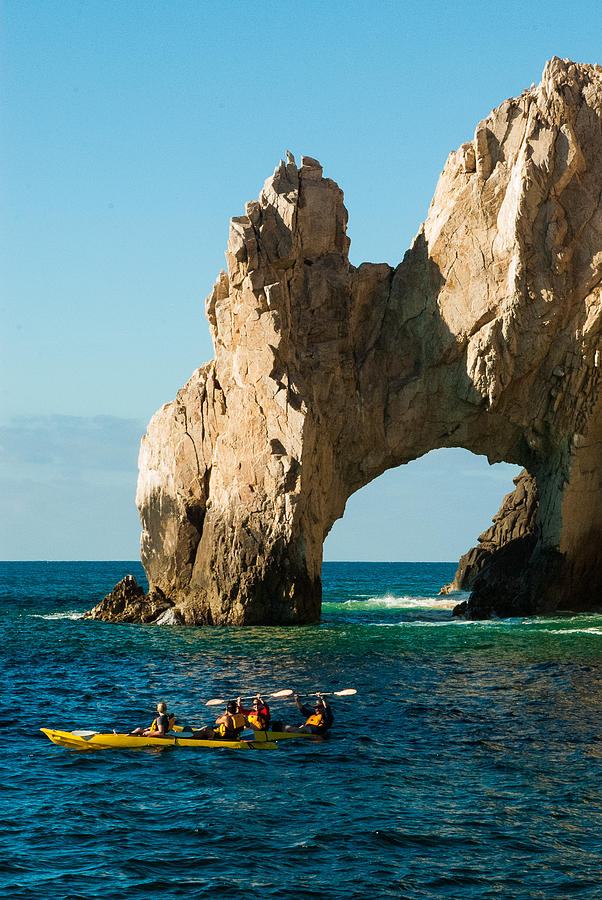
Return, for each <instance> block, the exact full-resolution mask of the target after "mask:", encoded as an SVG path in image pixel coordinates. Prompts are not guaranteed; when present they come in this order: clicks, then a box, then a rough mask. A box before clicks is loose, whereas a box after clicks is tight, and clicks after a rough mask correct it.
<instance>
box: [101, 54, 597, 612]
mask: <svg viewBox="0 0 602 900" xmlns="http://www.w3.org/2000/svg"><path fill="white" fill-rule="evenodd" d="M601 116H602V69H600V67H599V66H590V65H579V64H574V63H572V62H570V61H568V60H564V61H563V60H559V59H553V60H551V62H549V63H548V64H547V65H546V68H545V70H544V73H543V77H542V81H541V84H540V85H539V86H538V87H532V88H531V89H530V90H528V91H525V92H524V93H523V94H521V96H520V97H518V98H515V99H510V100H507V101H506V102H505V103H503V104H502V105H501V106H500V107H499V108H498V109H496V110H494V111H493V112H492V113H491V114H490V115H489V116H488V117H487V118H486V119H484V120H483V121H482V122H480V123H479V124H478V125H477V127H476V131H475V134H474V138H473V140H472V141H469V142H468V143H466V144H463V145H462V146H461V147H460V148H459V149H458V150H457V151H455V152H453V153H451V154H450V156H449V158H448V160H447V163H446V165H445V168H444V170H443V173H442V174H441V177H440V179H439V182H438V185H437V188H436V191H435V196H434V198H433V201H432V203H431V207H430V210H429V213H428V217H427V219H426V222H425V223H424V225H423V226H421V228H420V229H419V231H418V234H417V236H416V238H415V240H414V242H413V244H412V246H411V248H410V249H409V250H408V251H407V253H406V254H405V256H404V258H403V261H402V262H401V263H400V264H399V265H398V266H397V267H396V268H391V267H390V266H388V265H386V264H374V263H364V264H362V265H361V266H359V268H356V267H354V266H352V265H351V264H350V263H349V260H348V255H347V253H348V247H349V240H348V238H347V236H346V224H347V211H346V209H345V206H344V205H343V194H342V192H341V190H340V189H339V187H338V186H337V185H336V184H335V183H334V182H333V181H331V180H330V179H328V178H324V177H323V173H322V167H321V166H320V164H319V163H318V162H317V161H316V160H314V159H311V158H308V157H303V158H302V160H301V166H300V167H298V166H297V164H296V162H295V160H294V158H293V157H292V155H290V154H287V159H286V161H283V162H281V163H280V165H279V166H278V167H277V168H276V171H275V172H274V175H273V176H272V177H271V178H270V179H268V180H267V181H266V183H265V186H264V188H263V190H262V192H261V194H260V196H259V199H258V201H256V202H252V203H248V204H247V207H246V211H245V215H242V216H238V217H236V218H234V219H232V221H231V226H230V236H229V241H228V249H227V252H226V259H227V264H228V271H227V272H225V271H224V272H221V274H220V276H219V278H218V280H217V282H216V284H215V287H214V289H213V291H212V293H211V295H210V296H209V298H208V300H207V305H206V312H207V317H208V319H209V323H210V327H211V333H212V338H213V343H214V347H215V358H214V359H213V360H212V361H211V362H209V363H207V364H205V365H203V366H201V368H200V369H198V370H197V371H196V372H195V373H194V374H193V375H192V377H191V379H190V381H189V382H188V383H187V384H186V385H184V387H183V388H182V389H181V390H180V391H179V392H178V394H177V397H176V398H175V400H174V401H172V402H171V403H168V404H166V405H165V406H163V407H162V408H161V409H160V410H159V411H158V412H157V413H156V414H155V415H154V416H153V418H152V420H151V422H150V424H149V426H148V430H147V433H146V435H145V437H144V438H143V440H142V446H141V451H140V460H139V467H140V475H139V481H138V492H137V503H138V508H139V511H140V516H141V520H142V526H143V534H142V562H143V565H144V568H145V570H146V573H147V576H148V580H149V584H150V588H151V597H153V596H154V597H157V596H163V597H164V598H166V602H169V603H170V604H171V606H170V607H169V608H170V609H172V610H173V611H174V612H173V616H176V615H177V617H178V621H183V622H185V623H188V624H199V623H210V624H256V623H257V624H259V623H281V624H288V623H302V622H313V621H316V620H317V619H318V617H319V614H320V601H321V584H320V571H321V563H322V544H323V541H324V538H325V537H326V535H327V534H328V532H329V530H330V528H331V527H332V525H333V523H334V522H335V521H336V519H338V518H339V517H340V516H342V515H343V512H344V509H345V504H346V502H347V499H348V498H349V497H350V496H351V494H353V493H354V492H355V491H357V490H359V489H360V488H361V487H363V486H364V485H365V484H368V483H369V482H370V481H372V480H373V479H374V478H377V477H378V476H379V475H380V474H381V473H382V472H384V471H385V470H387V469H389V468H391V467H394V466H399V465H403V464H405V463H407V462H409V461H410V460H413V459H416V458H417V457H419V456H422V455H423V454H424V453H427V452H428V451H429V450H432V449H435V448H440V447H464V448H466V449H468V450H471V451H472V452H473V453H479V454H484V455H486V456H487V457H488V459H489V460H490V462H498V461H506V462H511V463H515V464H519V465H522V466H523V467H524V469H525V471H526V473H528V475H525V476H524V477H525V478H528V480H529V494H528V497H529V498H530V499H528V498H526V497H522V495H521V496H518V495H517V496H516V497H515V498H514V499H509V500H507V501H505V504H504V506H503V507H502V510H501V511H500V514H499V516H498V518H497V521H496V523H495V524H494V529H493V532H492V534H491V535H490V536H489V538H487V539H486V540H484V541H482V542H481V550H482V551H485V552H479V551H477V553H476V557H478V559H477V558H476V557H475V559H473V560H472V561H471V563H470V564H467V563H466V564H463V565H464V572H465V575H463V574H462V571H461V572H459V574H458V576H457V578H456V581H457V583H458V586H463V584H464V583H470V586H471V588H472V591H473V595H472V598H471V600H470V601H469V602H468V609H467V610H466V612H467V614H469V615H470V614H473V615H487V614H489V613H490V612H492V611H494V612H497V613H498V614H507V613H508V612H521V611H524V612H534V611H539V610H548V609H554V608H558V607H559V606H569V607H571V608H573V609H576V608H577V609H581V608H587V607H588V605H592V604H593V603H594V599H595V600H596V601H597V596H598V595H599V592H600V588H602V565H601V563H600V561H599V547H600V538H601V536H602V502H601V500H602V496H601V494H602V484H601V479H602V475H601V471H602V470H601V467H600V462H601V453H600V449H601V447H602V400H601V398H600V365H601V360H600V329H601V322H602V295H601V281H600V279H601V275H602V205H601V199H600V198H601V193H602V128H601ZM366 177H369V173H367V175H366ZM380 202H381V203H382V204H388V205H390V204H391V203H395V202H402V199H400V198H391V197H382V198H380ZM523 489H524V490H526V488H525V485H524V484H523V482H522V480H520V479H519V482H518V483H517V486H516V490H517V491H523ZM521 497H522V499H521ZM525 504H526V506H525V508H524V509H523V506H524V505H525ZM527 507H528V509H527ZM519 512H520V515H519ZM399 514H400V516H401V515H403V510H402V509H400V510H399ZM523 514H524V516H523ZM517 516H518V518H517ZM521 516H523V518H522V519H521V521H520V522H519V521H518V519H519V518H520V517H521ZM485 545H486V546H485ZM400 554H403V548H400ZM510 576H511V577H510ZM465 579H469V582H468V581H466V580H465ZM110 598H111V595H109V599H108V600H106V601H105V602H104V604H100V605H99V607H96V610H95V615H97V616H102V617H106V618H108V619H111V618H113V617H114V613H113V612H112V611H111V610H112V608H113V607H112V605H111V604H112V603H113V602H114V601H113V600H111V599H110ZM149 602H150V601H149ZM126 606H127V605H126ZM143 606H144V604H143V602H142V601H141V600H139V598H138V599H136V601H135V603H134V604H130V608H131V609H132V610H133V609H134V608H135V609H138V608H139V609H140V614H139V616H138V620H139V621H142V620H143V618H144V616H146V615H147V614H146V613H143V612H142V609H143ZM163 612H164V611H163ZM120 614H121V613H120ZM161 614H163V613H161Z"/></svg>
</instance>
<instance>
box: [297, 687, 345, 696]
mask: <svg viewBox="0 0 602 900" xmlns="http://www.w3.org/2000/svg"><path fill="white" fill-rule="evenodd" d="M354 694H357V691H356V689H355V688H345V689H344V690H343V691H320V692H318V691H316V693H315V694H299V696H300V697H352V696H353V695H354Z"/></svg>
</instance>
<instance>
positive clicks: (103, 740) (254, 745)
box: [40, 728, 277, 750]
mask: <svg viewBox="0 0 602 900" xmlns="http://www.w3.org/2000/svg"><path fill="white" fill-rule="evenodd" d="M40 731H41V732H43V734H45V735H46V737H47V738H49V739H50V740H51V741H52V743H53V744H58V745H59V747H67V748H68V749H69V750H141V749H143V748H144V747H192V748H195V749H199V748H202V749H207V750H219V749H221V748H224V747H227V748H230V750H275V749H276V747H277V744H275V743H274V742H273V741H271V740H266V739H265V738H260V739H259V740H250V741H206V740H195V738H193V737H179V736H177V735H174V736H173V737H172V736H171V735H167V736H166V737H145V736H143V735H137V734H113V733H110V734H101V733H99V732H97V731H57V730H56V729H54V728H40Z"/></svg>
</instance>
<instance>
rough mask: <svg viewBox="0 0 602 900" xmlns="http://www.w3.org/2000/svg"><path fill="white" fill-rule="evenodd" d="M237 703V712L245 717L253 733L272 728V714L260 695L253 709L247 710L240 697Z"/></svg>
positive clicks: (254, 702)
mask: <svg viewBox="0 0 602 900" xmlns="http://www.w3.org/2000/svg"><path fill="white" fill-rule="evenodd" d="M236 702H237V712H239V713H241V715H243V716H244V717H245V719H246V722H247V725H248V726H249V728H252V729H253V731H267V730H268V728H269V727H270V720H271V718H272V714H271V713H270V707H269V706H268V704H267V703H266V702H265V701H264V700H263V698H262V697H261V695H260V694H257V696H256V697H255V698H254V699H253V707H252V709H245V708H244V707H243V705H242V702H241V698H240V697H239V698H238V700H237V701H236Z"/></svg>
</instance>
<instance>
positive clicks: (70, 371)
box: [0, 0, 600, 560]
mask: <svg viewBox="0 0 602 900" xmlns="http://www.w3.org/2000/svg"><path fill="white" fill-rule="evenodd" d="M598 22H599V5H598V4H597V3H594V2H576V3H574V4H573V5H571V7H570V8H569V7H567V6H566V5H565V4H561V3H560V2H556V0H554V2H546V3H544V2H535V3H532V4H527V5H525V4H524V3H521V4H519V3H517V2H508V3H506V4H504V5H503V7H502V6H500V5H499V4H493V3H488V2H485V3H479V4H476V3H469V2H459V3H457V4H454V5H453V6H450V5H449V4H446V3H443V2H439V0H436V2H432V3H430V4H423V3H417V2H410V3H393V2H372V3H368V2H365V0H360V2H355V3H352V4H340V3H330V4H323V3H317V2H311V0H310V2H305V3H303V4H301V3H296V2H292V3H288V4H286V5H285V6H283V5H282V4H276V3H273V2H266V3H263V4H261V6H260V7H256V6H250V5H246V4H241V3H234V2H220V3H217V2H206V3H197V2H187V0H178V2H173V3H167V2H156V3H147V2H138V0H127V2H124V3H119V4H107V3H104V2H99V0H92V2H85V3H84V2H74V0H62V2H60V3H58V2H41V0H38V2H32V0H20V2H16V0H12V2H10V0H9V2H5V3H3V4H2V6H1V7H0V60H1V61H0V77H1V80H2V84H3V95H4V96H3V105H2V111H1V113H0V115H1V119H0V122H1V125H0V127H1V129H2V140H1V142H0V143H1V150H0V167H1V169H2V172H3V178H2V183H1V192H2V194H1V196H2V203H3V208H4V211H5V214H4V217H3V218H4V229H3V231H2V254H1V256H2V263H1V270H0V279H1V283H2V300H1V301H0V302H1V303H2V313H1V323H2V324H1V332H0V349H1V351H2V352H1V353H0V360H1V362H0V366H1V374H0V448H1V449H0V521H2V531H1V532H0V557H2V558H5V559H107V558H109V559H111V558H112V559H115V558H123V559H127V558H132V557H135V556H136V555H137V553H138V540H139V532H140V527H139V522H138V517H137V513H136V509H135V505H134V495H135V483H136V457H137V450H138V443H139V439H140V436H141V435H142V434H143V432H144V429H145V425H146V423H147V421H148V419H149V418H150V416H151V415H152V413H153V412H154V411H155V410H156V409H157V408H159V407H160V406H161V405H162V404H163V403H165V402H168V401H169V400H171V399H172V398H173V397H174V395H175V393H176V391H177V390H178V388H179V387H180V386H181V385H182V384H183V383H184V382H185V381H186V380H187V379H188V378H189V376H190V375H191V373H192V372H193V371H194V369H195V368H197V367H198V366H199V365H200V364H201V363H202V362H204V361H206V360H208V359H210V358H211V357H212V355H213V348H212V346H211V341H210V337H209V329H208V326H207V322H206V320H205V317H204V310H203V300H204V298H205V296H206V295H207V294H208V293H209V292H210V290H211V286H212V284H213V282H214V280H215V278H216V276H217V275H218V273H219V271H220V269H221V268H223V267H224V265H225V262H224V256H223V253H224V249H225V247H226V242H227V233H228V222H229V219H230V217H231V216H235V215H239V214H240V213H241V212H243V210H244V205H245V202H246V201H248V200H253V199H255V198H256V197H257V195H258V193H259V191H260V190H261V187H262V185H263V182H264V180H265V178H267V177H268V176H269V175H270V174H271V173H272V171H273V169H274V167H275V165H276V164H277V163H278V160H279V159H280V157H281V156H283V155H284V153H285V150H287V149H288V150H291V151H292V152H293V153H294V154H295V155H296V157H297V160H298V161H300V157H301V155H303V154H305V155H310V156H314V157H316V158H318V159H319V160H320V162H321V163H322V164H323V166H324V174H325V176H327V177H330V178H333V179H334V180H335V181H337V182H338V183H339V185H340V186H341V187H342V189H343V190H344V192H345V203H346V206H347V208H348V210H349V236H350V238H351V251H350V258H351V261H352V263H354V264H355V265H359V263H361V262H363V261H374V262H377V261H378V262H388V263H389V264H391V265H395V264H397V263H398V262H399V261H400V260H401V259H402V257H403V254H404V252H405V250H406V249H407V248H408V246H409V245H410V243H411V241H412V238H413V237H414V235H415V233H416V231H417V230H418V227H419V225H420V223H421V222H422V221H423V220H424V218H425V217H426V214H427V210H428V206H429V203H430V200H431V197H432V195H433V192H434V189H435V185H436V182H437V178H438V175H439V173H440V171H441V169H442V167H443V165H444V163H445V159H446V157H447V155H448V153H449V152H450V151H451V150H454V149H455V148H456V147H458V146H459V145H460V144H461V143H463V142H464V141H466V140H470V139H471V138H472V136H473V133H474V129H475V126H476V124H477V123H478V122H479V120H480V119H482V118H484V117H485V116H486V115H487V114H488V113H489V111H490V110H491V109H492V108H494V107H495V106H497V105H499V104H500V103H501V102H502V101H503V100H504V99H506V98H507V97H509V96H516V95H517V94H520V93H521V91H522V90H523V89H525V88H528V87H529V86H530V85H531V83H533V82H535V83H537V82H538V81H539V79H540V76H541V71H542V69H543V66H544V64H545V61H546V60H547V59H549V58H550V57H552V56H554V55H556V56H560V57H570V58H572V59H574V60H576V61H578V62H591V63H593V62H597V61H599V56H598V55H599V51H600V41H599V27H598V25H597V23H598ZM517 471H518V469H517V468H516V467H514V466H506V465H496V466H494V467H489V466H488V464H487V461H486V460H484V459H477V458H476V457H474V456H471V455H470V454H468V453H466V452H464V451H445V452H443V451H437V452H435V453H431V454H429V455H428V456H427V457H425V458H424V459H422V460H419V461H416V462H414V463H411V464H410V465H409V466H407V467H403V468H402V469H398V470H396V471H394V472H389V473H386V474H385V475H383V476H382V477H381V478H380V479H378V480H377V481H376V482H375V483H374V484H373V485H370V486H368V487H367V488H365V489H363V491H361V492H360V494H358V495H357V496H356V497H353V498H352V499H351V500H350V502H349V504H348V509H347V512H346V515H345V518H344V520H342V521H341V522H339V523H337V524H336V525H335V527H334V529H333V532H332V533H331V535H330V536H329V538H328V539H327V543H326V551H325V556H326V558H327V559H375V560H376V559H407V560H412V559H415V560H419V559H422V560H437V559H444V560H453V559H456V558H457V557H458V556H459V555H460V554H461V553H462V552H463V551H464V550H466V549H468V547H469V546H471V545H472V544H473V543H474V542H475V539H476V537H477V536H478V534H479V533H480V532H481V531H483V530H484V529H485V528H487V527H488V525H489V522H490V519H491V516H492V515H493V514H494V513H495V512H496V511H497V508H498V506H499V503H500V501H501V499H502V497H503V496H504V494H506V493H507V492H508V491H509V490H511V488H512V481H511V479H512V477H513V475H515V474H516V473H517Z"/></svg>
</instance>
